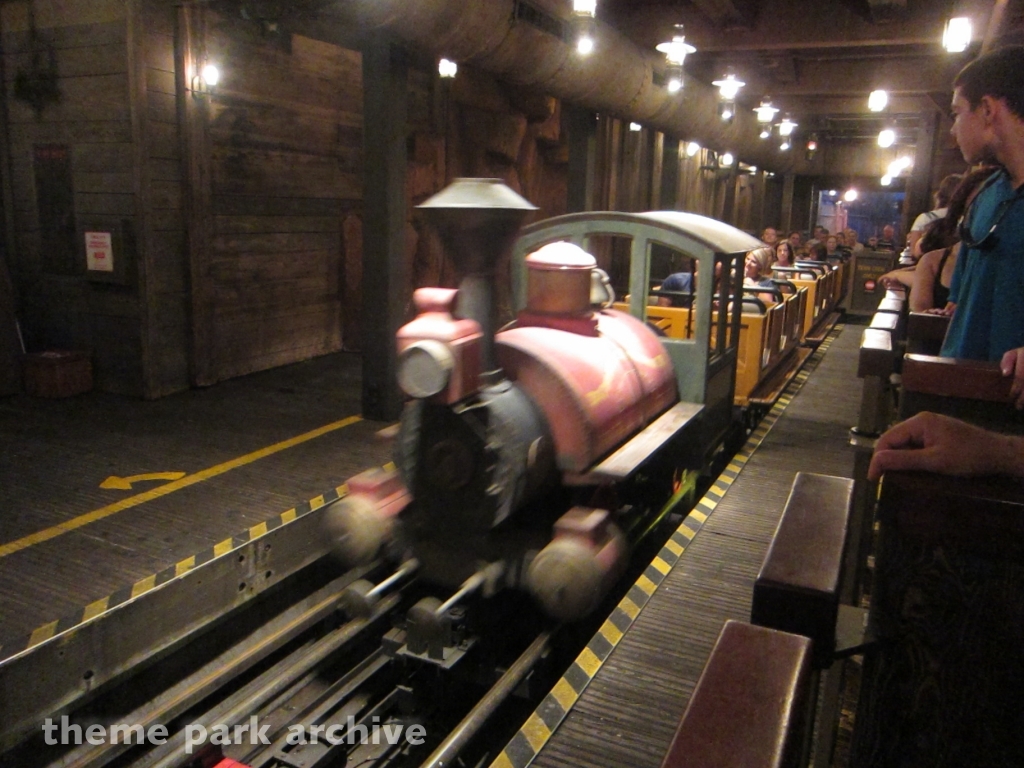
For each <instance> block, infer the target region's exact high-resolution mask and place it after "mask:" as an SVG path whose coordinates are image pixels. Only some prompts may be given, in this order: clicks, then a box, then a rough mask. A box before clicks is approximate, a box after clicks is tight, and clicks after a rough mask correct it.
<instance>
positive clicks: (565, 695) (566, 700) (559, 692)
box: [551, 677, 580, 712]
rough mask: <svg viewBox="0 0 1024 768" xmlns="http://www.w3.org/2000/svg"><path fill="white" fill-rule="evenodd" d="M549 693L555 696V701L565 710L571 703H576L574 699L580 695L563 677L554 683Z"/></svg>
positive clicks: (570, 706)
mask: <svg viewBox="0 0 1024 768" xmlns="http://www.w3.org/2000/svg"><path fill="white" fill-rule="evenodd" d="M551 695H552V696H554V697H555V701H557V702H558V703H559V704H560V705H561V707H562V709H564V710H565V711H566V712H568V711H569V710H570V709H571V708H572V705H573V704H575V703H576V699H578V698H579V697H580V695H579V694H578V693H576V691H575V690H574V689H573V687H572V686H571V685H569V682H568V681H567V680H566V679H565V678H564V677H563V678H561V679H560V680H559V681H558V682H557V683H555V687H554V688H552V689H551Z"/></svg>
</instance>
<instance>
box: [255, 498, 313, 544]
mask: <svg viewBox="0 0 1024 768" xmlns="http://www.w3.org/2000/svg"><path fill="white" fill-rule="evenodd" d="M320 498H321V499H322V498H323V496H321V497H320ZM266 532H267V524H266V522H263V523H259V524H258V525H254V526H253V527H252V528H250V529H249V538H250V539H256V538H259V537H260V536H262V535H263V534H265V533H266Z"/></svg>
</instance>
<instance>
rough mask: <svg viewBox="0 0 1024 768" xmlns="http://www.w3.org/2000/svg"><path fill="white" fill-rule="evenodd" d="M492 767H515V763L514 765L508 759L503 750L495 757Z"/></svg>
mask: <svg viewBox="0 0 1024 768" xmlns="http://www.w3.org/2000/svg"><path fill="white" fill-rule="evenodd" d="M491 768H515V765H513V764H512V761H511V760H509V759H508V755H506V754H505V753H504V752H502V753H501V754H500V755H498V756H497V757H496V758H495V759H494V762H493V763H491Z"/></svg>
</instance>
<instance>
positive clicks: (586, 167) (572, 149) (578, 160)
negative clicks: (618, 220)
mask: <svg viewBox="0 0 1024 768" xmlns="http://www.w3.org/2000/svg"><path fill="white" fill-rule="evenodd" d="M562 109H564V110H566V122H567V124H568V128H569V177H568V192H567V200H566V212H567V213H578V212H581V211H592V210H594V173H595V166H596V163H597V115H596V114H594V113H593V112H591V111H590V110H588V109H583V108H581V107H576V106H572V105H570V104H563V105H562Z"/></svg>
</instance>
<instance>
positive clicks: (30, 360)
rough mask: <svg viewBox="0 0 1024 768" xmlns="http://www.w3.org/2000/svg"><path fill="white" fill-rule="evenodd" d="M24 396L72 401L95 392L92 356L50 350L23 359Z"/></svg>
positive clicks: (76, 352) (85, 353) (25, 356)
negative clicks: (74, 397)
mask: <svg viewBox="0 0 1024 768" xmlns="http://www.w3.org/2000/svg"><path fill="white" fill-rule="evenodd" d="M22 369H23V371H24V377H25V392H26V393H27V394H29V395H32V396H34V397H71V396H72V395H78V394H81V393H82V392H88V391H89V390H91V389H92V360H91V354H90V353H89V352H81V351H74V350H51V351H47V352H37V353H34V354H31V355H24V356H23V357H22Z"/></svg>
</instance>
